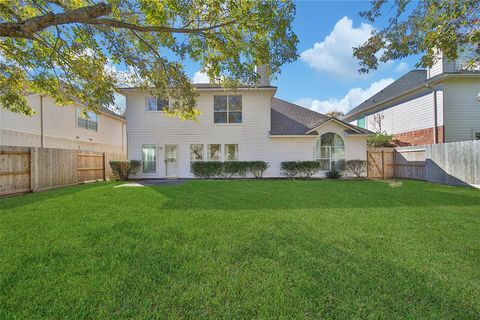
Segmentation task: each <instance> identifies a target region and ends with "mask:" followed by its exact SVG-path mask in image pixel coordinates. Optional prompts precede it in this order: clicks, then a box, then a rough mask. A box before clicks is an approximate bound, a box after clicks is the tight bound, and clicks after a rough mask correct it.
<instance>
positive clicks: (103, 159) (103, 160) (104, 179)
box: [102, 152, 107, 181]
mask: <svg viewBox="0 0 480 320" xmlns="http://www.w3.org/2000/svg"><path fill="white" fill-rule="evenodd" d="M102 163H103V181H107V179H106V176H105V168H106V167H107V166H106V165H105V152H104V153H103V158H102Z"/></svg>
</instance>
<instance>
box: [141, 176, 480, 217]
mask: <svg viewBox="0 0 480 320" xmlns="http://www.w3.org/2000/svg"><path fill="white" fill-rule="evenodd" d="M149 188H152V189H153V190H155V191H157V192H159V193H161V194H162V195H164V196H165V197H167V198H168V199H169V201H168V202H167V203H166V204H165V205H164V208H165V209H185V210H187V209H212V210H259V209H308V208H318V209H321V208H357V209H358V208H377V207H382V208H388V207H438V206H460V207H464V206H480V192H479V191H478V190H475V189H470V188H460V187H449V186H441V185H436V184H430V183H425V182H419V181H411V180H400V181H397V182H395V183H389V182H385V181H190V182H188V183H185V184H184V185H181V186H175V187H171V186H151V187H149Z"/></svg>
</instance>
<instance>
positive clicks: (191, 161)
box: [189, 143, 206, 173]
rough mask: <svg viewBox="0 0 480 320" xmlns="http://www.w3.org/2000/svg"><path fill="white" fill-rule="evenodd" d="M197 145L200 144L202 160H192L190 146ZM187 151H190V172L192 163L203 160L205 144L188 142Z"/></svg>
mask: <svg viewBox="0 0 480 320" xmlns="http://www.w3.org/2000/svg"><path fill="white" fill-rule="evenodd" d="M193 145H197V146H202V160H192V146H193ZM189 151H190V173H192V164H193V163H195V162H203V161H205V151H206V148H205V144H204V143H190V144H189Z"/></svg>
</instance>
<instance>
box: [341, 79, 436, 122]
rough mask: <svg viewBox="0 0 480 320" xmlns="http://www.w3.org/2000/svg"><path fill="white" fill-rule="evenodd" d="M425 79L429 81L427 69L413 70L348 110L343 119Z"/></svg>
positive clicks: (409, 88) (419, 83) (417, 84)
mask: <svg viewBox="0 0 480 320" xmlns="http://www.w3.org/2000/svg"><path fill="white" fill-rule="evenodd" d="M425 81H427V70H412V71H410V72H408V73H407V74H405V75H404V76H403V77H401V78H399V79H397V80H396V81H394V82H392V83H391V84H390V85H388V86H386V87H385V88H384V89H383V90H380V91H379V92H378V93H376V94H374V95H373V96H372V97H370V98H368V99H367V100H365V101H364V102H362V103H361V104H359V105H358V106H357V107H355V108H353V109H352V110H350V111H349V112H347V114H345V115H344V116H343V117H342V119H347V118H348V117H349V116H351V115H353V114H357V113H359V112H361V111H364V110H367V109H369V108H370V107H372V106H373V105H375V104H378V103H380V102H382V101H386V100H388V99H390V98H393V97H395V96H397V95H399V94H401V93H403V92H407V91H409V90H411V89H413V88H415V87H418V86H419V85H421V84H422V83H424V82H425Z"/></svg>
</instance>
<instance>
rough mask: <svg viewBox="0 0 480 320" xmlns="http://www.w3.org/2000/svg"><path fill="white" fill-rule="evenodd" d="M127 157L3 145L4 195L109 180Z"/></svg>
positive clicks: (0, 186)
mask: <svg viewBox="0 0 480 320" xmlns="http://www.w3.org/2000/svg"><path fill="white" fill-rule="evenodd" d="M125 159H126V156H125V155H124V154H118V153H106V152H105V153H100V152H86V151H79V150H68V149H51V148H24V147H7V146H0V195H10V194H16V193H24V192H29V191H40V190H45V189H48V188H53V187H59V186H67V185H73V184H78V183H82V182H86V181H98V180H107V179H109V178H111V177H112V171H111V168H110V165H109V161H110V160H125Z"/></svg>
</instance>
